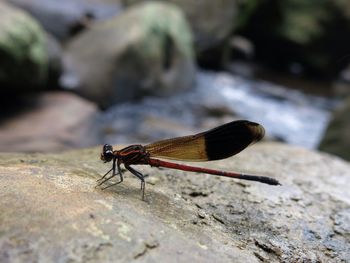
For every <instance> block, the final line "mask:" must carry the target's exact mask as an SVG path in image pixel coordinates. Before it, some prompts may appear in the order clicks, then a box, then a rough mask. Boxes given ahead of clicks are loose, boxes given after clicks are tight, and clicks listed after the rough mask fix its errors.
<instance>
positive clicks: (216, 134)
mask: <svg viewBox="0 0 350 263" xmlns="http://www.w3.org/2000/svg"><path fill="white" fill-rule="evenodd" d="M264 134H265V130H264V128H263V127H262V126H261V125H260V124H258V123H255V122H250V121H246V120H240V121H233V122H229V123H226V124H224V125H221V126H219V127H216V128H214V129H211V130H209V131H206V132H202V133H198V134H195V135H189V136H184V137H177V138H172V139H166V140H162V141H158V142H154V143H151V144H148V145H145V149H146V151H148V152H149V153H150V155H151V157H159V158H165V159H174V160H183V161H210V160H220V159H224V158H227V157H230V156H232V155H235V154H237V153H239V152H240V151H242V150H243V149H245V148H246V147H247V146H249V145H250V144H252V143H255V142H257V141H259V140H261V139H262V138H263V137H264Z"/></svg>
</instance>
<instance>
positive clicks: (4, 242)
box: [0, 143, 350, 262]
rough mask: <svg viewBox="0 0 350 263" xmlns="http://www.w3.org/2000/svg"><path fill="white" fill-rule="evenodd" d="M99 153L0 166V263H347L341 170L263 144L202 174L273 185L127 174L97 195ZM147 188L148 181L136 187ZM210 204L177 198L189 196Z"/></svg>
mask: <svg viewBox="0 0 350 263" xmlns="http://www.w3.org/2000/svg"><path fill="white" fill-rule="evenodd" d="M99 152H100V149H96V148H95V149H86V150H79V151H72V152H66V153H63V154H45V155H42V154H4V153H3V154H1V156H0V174H1V176H0V189H1V191H0V222H1V224H0V230H1V231H0V261H1V262H14V261H22V262H23V261H25V262H32V261H37V260H39V259H40V260H43V261H58V260H59V261H62V262H67V261H82V262H86V261H98V262H115V261H116V260H117V261H120V262H130V261H136V260H138V261H140V260H141V261H145V262H149V261H164V262H188V261H190V260H192V261H194V262H216V261H217V260H218V259H220V262H261V261H266V262H347V261H348V259H349V257H348V255H349V253H350V251H349V250H350V248H349V246H348V244H349V242H350V239H349V238H350V236H349V235H348V230H349V224H348V219H349V212H350V194H349V191H348V185H349V184H350V169H349V168H350V164H349V163H347V162H345V161H342V160H340V159H337V158H335V157H332V156H329V155H326V154H321V153H316V152H311V151H307V150H304V149H301V148H297V147H291V146H286V145H282V144H267V143H261V144H258V145H255V146H252V147H250V148H249V149H247V150H246V151H244V152H242V153H241V154H239V155H237V156H236V157H233V158H232V159H227V160H223V161H220V162H212V163H210V164H209V163H208V164H203V165H204V166H207V167H211V168H219V169H226V170H237V171H245V172H251V173H255V174H263V175H269V176H273V177H276V178H277V179H278V180H279V181H280V182H281V183H282V185H283V186H278V187H277V186H269V185H263V184H259V183H254V182H245V181H240V182H239V183H237V181H235V180H232V179H229V178H220V177H215V176H210V175H202V174H194V173H184V172H180V171H176V170H166V169H164V170H157V169H155V168H150V167H142V166H139V167H137V169H138V170H140V171H142V172H143V173H147V174H150V177H153V176H154V177H157V178H159V181H158V182H157V183H156V184H155V185H152V184H146V201H145V202H144V201H142V200H141V195H140V189H139V187H140V182H139V180H138V179H137V178H135V177H132V176H131V175H130V174H128V173H126V174H125V180H124V182H123V184H120V185H118V186H114V187H110V188H108V189H106V190H104V191H102V190H101V189H98V188H95V185H96V182H95V180H96V179H98V178H99V177H100V176H101V175H102V174H104V173H105V172H106V171H107V170H108V169H109V168H110V164H103V163H102V162H101V161H99ZM148 179H149V178H147V179H146V181H147V180H148ZM189 184H190V185H192V186H193V187H198V189H203V188H205V187H207V188H210V189H211V190H212V191H210V192H209V193H208V195H196V196H191V194H190V193H187V192H185V193H182V191H181V190H182V189H184V188H186V187H187V186H188V185H189Z"/></svg>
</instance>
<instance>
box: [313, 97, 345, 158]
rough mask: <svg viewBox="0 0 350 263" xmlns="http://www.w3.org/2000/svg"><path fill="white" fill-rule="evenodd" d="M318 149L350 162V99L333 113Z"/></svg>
mask: <svg viewBox="0 0 350 263" xmlns="http://www.w3.org/2000/svg"><path fill="white" fill-rule="evenodd" d="M319 148H320V150H322V151H325V152H328V153H332V154H335V155H338V156H340V157H342V158H344V159H346V160H350V151H349V149H350V97H349V98H348V99H346V100H345V101H344V104H343V105H342V107H340V108H339V109H338V110H337V111H336V112H335V113H334V115H333V119H332V121H331V122H330V123H329V125H328V127H327V130H326V132H325V135H324V138H323V139H322V141H321V143H320V146H319Z"/></svg>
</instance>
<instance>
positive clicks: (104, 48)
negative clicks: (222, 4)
mask: <svg viewBox="0 0 350 263" xmlns="http://www.w3.org/2000/svg"><path fill="white" fill-rule="evenodd" d="M64 62H65V63H64V64H65V74H64V76H63V77H62V85H63V86H65V87H67V88H72V89H76V90H77V91H78V92H79V93H80V94H82V95H83V96H85V97H87V98H89V99H90V100H93V101H95V102H97V103H98V104H99V105H100V106H102V107H108V106H110V105H112V104H114V103H115V102H120V101H125V100H130V99H135V98H140V97H142V96H144V95H147V94H156V95H169V94H172V93H175V92H177V91H179V90H184V89H188V88H190V87H192V85H193V82H194V78H195V66H194V62H193V50H192V36H191V32H190V30H189V27H188V25H187V23H186V20H185V18H184V16H183V14H182V12H181V10H180V9H178V8H177V7H176V6H174V5H171V4H166V3H158V2H152V3H144V4H140V5H137V6H135V7H132V8H129V9H127V10H126V11H125V12H124V13H123V14H122V15H120V16H118V17H114V18H112V19H110V20H108V21H105V22H100V23H95V24H94V26H93V27H92V28H91V29H90V30H87V31H85V32H83V33H82V34H80V35H78V36H77V37H76V38H75V39H73V40H72V41H71V42H70V43H69V44H68V46H67V50H66V54H65V56H64Z"/></svg>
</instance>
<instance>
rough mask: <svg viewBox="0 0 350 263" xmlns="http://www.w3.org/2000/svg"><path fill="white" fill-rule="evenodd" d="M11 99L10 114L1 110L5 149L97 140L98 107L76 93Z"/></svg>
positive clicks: (48, 148)
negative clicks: (20, 99) (96, 121)
mask: <svg viewBox="0 0 350 263" xmlns="http://www.w3.org/2000/svg"><path fill="white" fill-rule="evenodd" d="M11 102H12V103H14V104H15V105H12V103H11V105H10V106H11V107H12V109H7V111H8V112H11V114H10V113H7V112H6V111H5V107H3V108H2V113H1V122H0V151H2V152H16V151H18V152H52V151H62V150H67V149H72V148H76V147H84V146H85V147H86V146H92V145H96V144H97V143H98V136H99V132H98V131H97V129H95V128H94V127H95V126H94V122H95V118H96V116H97V108H96V106H95V105H94V104H93V103H91V102H88V101H86V100H84V99H82V98H80V97H78V96H77V95H74V94H70V93H67V92H48V93H43V94H39V95H32V96H29V97H27V98H25V99H23V100H22V101H21V102H16V101H15V100H12V101H11ZM21 104H22V106H20V105H21ZM13 108H15V109H13ZM4 115H5V116H4ZM0 261H1V260H0Z"/></svg>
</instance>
